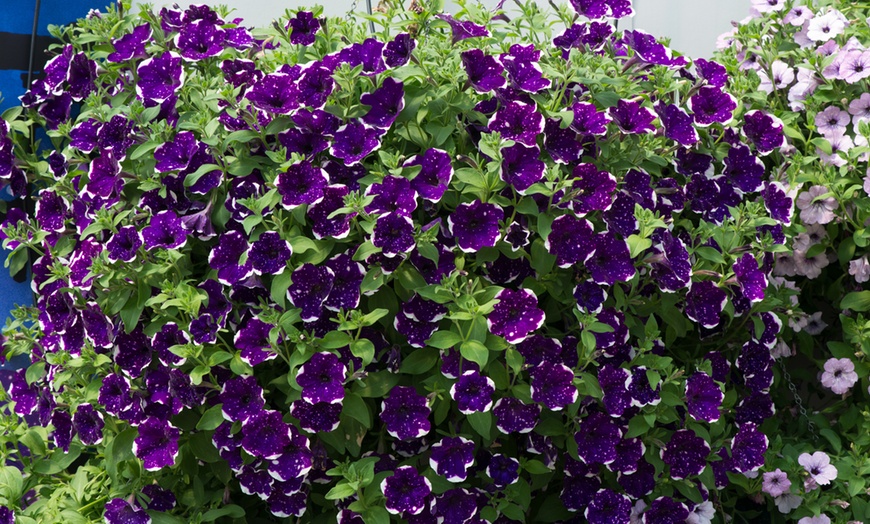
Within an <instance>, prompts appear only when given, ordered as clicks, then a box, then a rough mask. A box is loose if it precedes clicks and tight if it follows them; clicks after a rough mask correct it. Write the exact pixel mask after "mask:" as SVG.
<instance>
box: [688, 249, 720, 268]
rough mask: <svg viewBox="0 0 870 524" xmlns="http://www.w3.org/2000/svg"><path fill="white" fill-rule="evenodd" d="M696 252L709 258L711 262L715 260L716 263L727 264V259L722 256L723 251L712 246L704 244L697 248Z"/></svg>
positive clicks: (704, 257)
mask: <svg viewBox="0 0 870 524" xmlns="http://www.w3.org/2000/svg"><path fill="white" fill-rule="evenodd" d="M695 254H696V255H698V256H700V257H701V258H703V259H705V260H709V261H710V262H715V263H716V264H722V265H724V264H725V259H724V258H723V257H722V253H720V252H719V251H717V250H716V249H714V248H712V247H708V246H703V247H699V248H695Z"/></svg>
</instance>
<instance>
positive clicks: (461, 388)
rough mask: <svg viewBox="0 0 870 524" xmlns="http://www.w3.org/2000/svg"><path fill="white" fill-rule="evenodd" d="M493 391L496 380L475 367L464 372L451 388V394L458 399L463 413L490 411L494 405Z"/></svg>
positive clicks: (457, 403)
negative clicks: (482, 373)
mask: <svg viewBox="0 0 870 524" xmlns="http://www.w3.org/2000/svg"><path fill="white" fill-rule="evenodd" d="M493 393H495V382H493V381H492V379H491V378H489V377H486V376H484V375H481V374H480V372H479V371H475V370H473V369H470V370H468V371H465V372H464V373H462V376H461V377H459V380H458V381H456V383H455V384H453V386H452V387H451V388H450V396H452V397H453V399H454V400H455V401H456V405H457V406H458V407H459V411H460V413H462V414H463V415H470V414H472V413H474V412H487V411H489V409H490V408H491V407H492V394H493Z"/></svg>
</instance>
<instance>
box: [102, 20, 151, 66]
mask: <svg viewBox="0 0 870 524" xmlns="http://www.w3.org/2000/svg"><path fill="white" fill-rule="evenodd" d="M151 34H152V32H151V25H150V24H147V23H146V24H142V25H139V26H136V27H134V28H133V31H132V32H130V33H127V34H126V35H124V36H122V37H121V38H118V39H117V40H114V41H112V46H113V47H114V48H115V51H114V52H113V53H109V56H107V57H106V60H107V61H109V62H124V61H126V60H132V59H133V58H144V57H145V56H147V54H146V53H145V43H146V42H150V41H151Z"/></svg>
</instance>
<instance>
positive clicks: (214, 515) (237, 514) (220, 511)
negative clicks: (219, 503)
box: [201, 504, 245, 522]
mask: <svg viewBox="0 0 870 524" xmlns="http://www.w3.org/2000/svg"><path fill="white" fill-rule="evenodd" d="M244 516H245V510H244V508H242V507H241V506H237V505H235V504H228V505H226V506H224V507H222V508H215V509H210V510H208V511H206V512H205V513H203V515H202V517H201V518H202V521H203V522H214V521H216V520H217V519H219V518H221V517H230V518H234V519H240V518H242V517H244Z"/></svg>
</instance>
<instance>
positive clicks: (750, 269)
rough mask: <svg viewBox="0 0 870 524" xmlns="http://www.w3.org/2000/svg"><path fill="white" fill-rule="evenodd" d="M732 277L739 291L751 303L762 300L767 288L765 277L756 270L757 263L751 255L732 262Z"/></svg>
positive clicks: (745, 254)
mask: <svg viewBox="0 0 870 524" xmlns="http://www.w3.org/2000/svg"><path fill="white" fill-rule="evenodd" d="M733 270H734V275H735V276H736V277H737V283H738V284H739V285H740V290H741V291H742V292H743V296H745V297H746V298H747V299H748V300H749V301H750V302H751V303H755V302H761V301H762V300H764V290H765V289H766V288H767V276H766V275H765V274H764V272H763V271H761V270H760V269H758V261H756V260H755V257H754V256H752V254H751V253H743V255H742V256H741V257H740V258H739V259H738V260H737V261H736V262H734V266H733Z"/></svg>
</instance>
